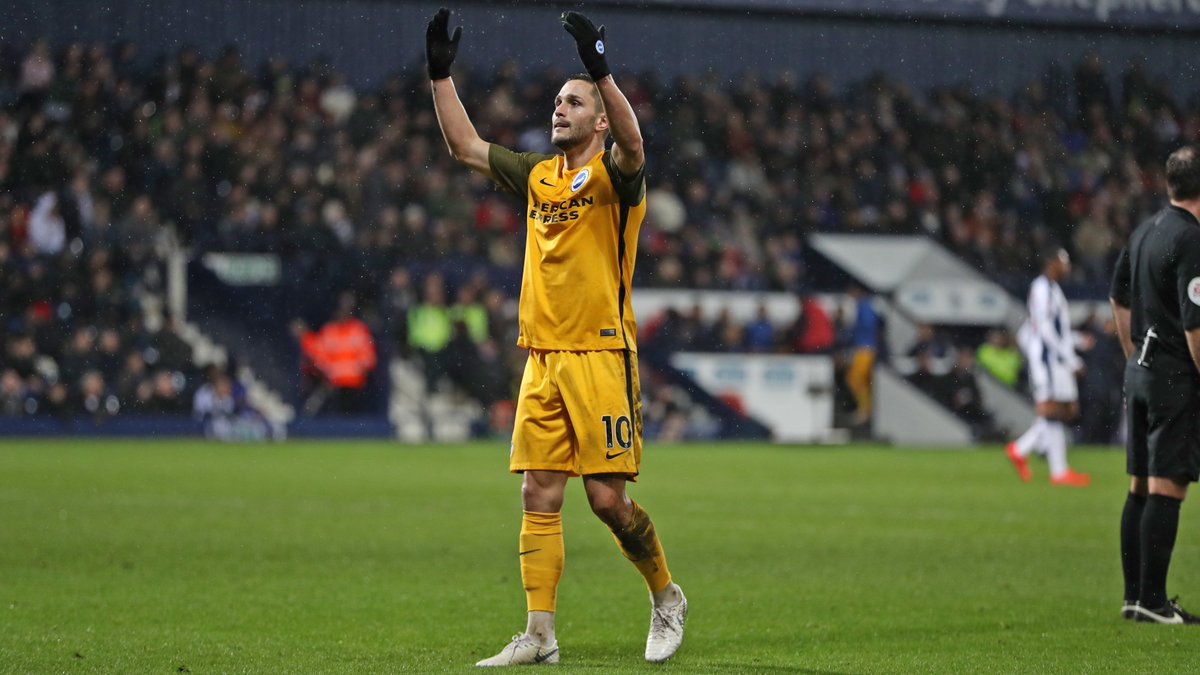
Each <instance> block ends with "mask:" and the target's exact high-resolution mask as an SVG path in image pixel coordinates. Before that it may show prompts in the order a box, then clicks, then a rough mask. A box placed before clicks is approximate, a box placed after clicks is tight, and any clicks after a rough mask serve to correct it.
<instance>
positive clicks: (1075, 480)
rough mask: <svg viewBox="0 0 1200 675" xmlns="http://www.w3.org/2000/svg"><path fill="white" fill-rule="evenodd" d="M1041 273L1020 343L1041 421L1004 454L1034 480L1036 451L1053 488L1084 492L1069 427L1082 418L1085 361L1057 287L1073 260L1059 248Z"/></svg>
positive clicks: (1051, 253) (1084, 479) (1085, 478)
mask: <svg viewBox="0 0 1200 675" xmlns="http://www.w3.org/2000/svg"><path fill="white" fill-rule="evenodd" d="M1043 265H1044V266H1043V268H1042V274H1041V276H1039V277H1038V278H1036V279H1034V280H1033V284H1031V285H1030V287H1029V320H1028V321H1026V322H1025V325H1023V326H1022V327H1021V331H1020V333H1019V334H1018V341H1019V343H1020V345H1021V350H1022V351H1023V352H1024V353H1025V358H1026V360H1027V363H1028V365H1029V384H1030V388H1031V389H1032V390H1033V398H1034V401H1036V403H1037V408H1036V411H1037V419H1036V420H1034V422H1033V426H1031V427H1029V430H1028V431H1026V432H1025V433H1024V434H1021V437H1020V438H1018V439H1017V440H1015V441H1013V442H1012V443H1009V444H1008V447H1007V448H1006V452H1007V454H1008V458H1009V460H1010V461H1011V462H1012V464H1013V467H1015V468H1016V470H1017V475H1018V476H1020V477H1021V480H1023V481H1026V482H1028V481H1029V479H1030V471H1029V463H1028V461H1027V460H1026V458H1027V457H1028V456H1029V454H1030V453H1031V452H1033V451H1035V450H1038V451H1041V452H1042V453H1045V455H1046V460H1047V462H1048V463H1049V464H1050V482H1051V483H1052V484H1054V485H1068V486H1075V487H1084V486H1086V485H1087V484H1088V483H1089V482H1090V478H1089V477H1088V475H1087V474H1082V473H1076V472H1074V471H1072V470H1071V468H1070V467H1069V466H1067V428H1066V423H1068V422H1070V421H1072V420H1074V419H1075V418H1076V417H1077V416H1078V415H1079V392H1078V389H1077V387H1076V384H1075V377H1076V374H1077V373H1078V372H1079V371H1080V370H1081V369H1082V367H1083V362H1082V361H1080V359H1079V356H1078V355H1077V354H1076V353H1075V335H1074V333H1073V332H1072V331H1071V315H1070V312H1069V310H1068V307H1067V298H1066V296H1065V295H1063V292H1062V288H1060V287H1059V285H1058V282H1059V281H1060V280H1062V279H1063V278H1064V277H1066V276H1067V274H1069V273H1070V271H1071V260H1070V258H1069V257H1068V256H1067V252H1066V251H1064V250H1062V249H1061V248H1057V247H1056V248H1053V249H1051V250H1050V251H1048V252H1047V254H1046V255H1045V257H1044V258H1043Z"/></svg>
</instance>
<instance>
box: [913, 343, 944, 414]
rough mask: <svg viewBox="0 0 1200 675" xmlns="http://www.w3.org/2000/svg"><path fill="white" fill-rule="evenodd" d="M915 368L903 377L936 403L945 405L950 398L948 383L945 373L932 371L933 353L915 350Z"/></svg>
mask: <svg viewBox="0 0 1200 675" xmlns="http://www.w3.org/2000/svg"><path fill="white" fill-rule="evenodd" d="M915 358H916V360H917V365H916V368H915V369H914V370H913V372H912V373H910V374H909V375H908V376H907V377H906V378H905V379H907V380H908V381H909V383H910V384H912V385H913V386H914V387H916V388H917V389H920V390H921V391H922V392H924V393H925V394H926V395H928V396H929V397H930V398H932V399H933V400H935V401H937V402H938V403H940V404H942V405H945V404H946V402H947V401H949V400H950V383H949V381H948V380H947V379H946V376H945V375H940V374H938V373H935V372H934V364H933V361H934V359H933V354H930V353H929V352H928V351H921V352H917V353H916V355H915Z"/></svg>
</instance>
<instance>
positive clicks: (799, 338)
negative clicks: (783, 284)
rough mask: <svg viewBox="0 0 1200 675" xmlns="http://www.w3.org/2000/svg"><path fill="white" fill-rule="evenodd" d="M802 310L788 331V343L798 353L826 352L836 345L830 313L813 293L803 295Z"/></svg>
mask: <svg viewBox="0 0 1200 675" xmlns="http://www.w3.org/2000/svg"><path fill="white" fill-rule="evenodd" d="M798 302H799V304H800V312H799V314H798V316H797V317H796V320H795V321H794V322H793V323H792V325H791V327H789V328H788V331H787V337H786V340H787V345H788V346H789V347H791V349H792V351H794V352H796V353H798V354H825V353H828V352H829V351H831V350H832V349H833V347H834V343H835V340H836V334H835V332H834V329H833V322H832V321H831V320H830V319H829V314H828V313H826V312H825V308H824V307H822V306H821V302H820V301H819V300H818V299H817V298H816V297H815V296H813V295H801V296H799V300H798Z"/></svg>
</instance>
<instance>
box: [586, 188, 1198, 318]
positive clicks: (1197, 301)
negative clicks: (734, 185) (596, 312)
mask: <svg viewBox="0 0 1200 675" xmlns="http://www.w3.org/2000/svg"><path fill="white" fill-rule="evenodd" d="M591 176H592V170H591V169H584V170H583V171H580V172H579V175H578V176H575V180H573V181H571V192H579V190H580V188H582V187H583V186H584V185H586V184H587V182H588V178H591ZM1197 281H1200V279H1197ZM1195 302H1196V304H1198V305H1200V300H1197V301H1195Z"/></svg>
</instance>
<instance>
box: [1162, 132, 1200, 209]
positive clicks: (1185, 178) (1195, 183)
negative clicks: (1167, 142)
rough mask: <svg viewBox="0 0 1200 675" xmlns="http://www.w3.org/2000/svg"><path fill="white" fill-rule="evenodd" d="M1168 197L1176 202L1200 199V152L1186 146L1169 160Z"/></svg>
mask: <svg viewBox="0 0 1200 675" xmlns="http://www.w3.org/2000/svg"><path fill="white" fill-rule="evenodd" d="M1167 196H1168V197H1170V198H1171V199H1173V200H1175V201H1190V200H1192V199H1197V198H1200V152H1198V151H1197V149H1196V146H1195V145H1185V146H1183V147H1181V148H1179V149H1178V150H1176V151H1175V152H1172V153H1171V156H1170V157H1168V158H1167Z"/></svg>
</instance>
